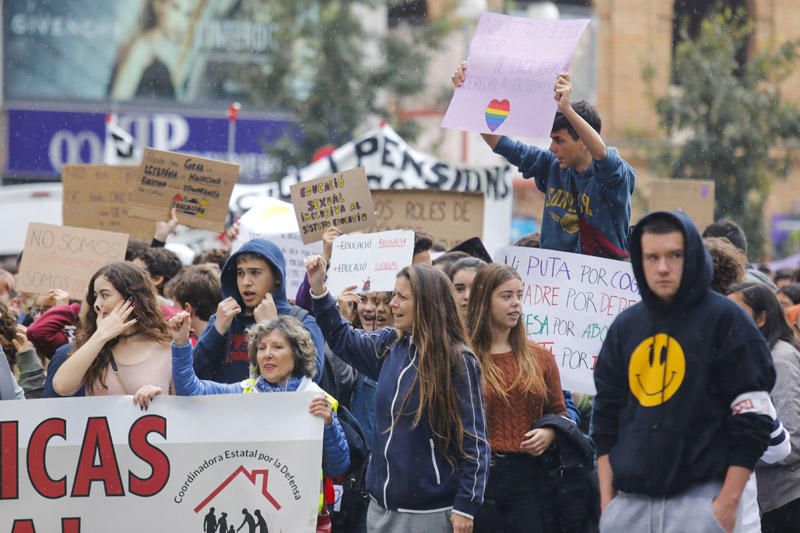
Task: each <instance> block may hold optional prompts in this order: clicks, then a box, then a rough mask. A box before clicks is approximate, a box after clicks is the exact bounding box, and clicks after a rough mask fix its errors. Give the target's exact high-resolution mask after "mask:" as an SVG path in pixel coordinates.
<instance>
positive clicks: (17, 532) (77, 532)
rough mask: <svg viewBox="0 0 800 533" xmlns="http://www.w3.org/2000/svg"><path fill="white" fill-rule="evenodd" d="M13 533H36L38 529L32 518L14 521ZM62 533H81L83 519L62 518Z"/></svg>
mask: <svg viewBox="0 0 800 533" xmlns="http://www.w3.org/2000/svg"><path fill="white" fill-rule="evenodd" d="M11 533H36V527H35V526H34V525H33V520H31V519H30V518H25V519H23V520H14V525H13V526H12V528H11ZM61 533H81V519H80V518H62V519H61Z"/></svg>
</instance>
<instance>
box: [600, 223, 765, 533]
mask: <svg viewBox="0 0 800 533" xmlns="http://www.w3.org/2000/svg"><path fill="white" fill-rule="evenodd" d="M630 245H631V246H630V249H631V263H632V267H633V272H634V275H635V276H636V281H637V282H638V284H639V290H640V292H641V295H642V301H641V302H639V303H637V304H636V305H634V306H631V307H629V308H628V309H626V310H625V311H624V312H622V313H621V314H620V315H619V316H618V317H617V318H616V320H614V323H613V324H612V325H611V327H610V328H609V331H608V334H607V336H606V339H605V341H604V342H603V347H602V349H601V350H600V354H599V356H598V359H597V366H596V367H595V372H594V380H595V385H596V387H597V395H596V396H595V398H594V409H593V414H592V423H591V434H592V438H593V439H594V441H595V444H596V446H597V456H598V458H597V470H598V477H599V481H600V494H601V508H602V515H601V518H600V531H601V532H605V531H608V532H617V531H635V532H637V533H640V532H641V533H648V532H651V533H666V532H671V531H696V532H706V531H708V532H719V531H726V532H729V533H730V532H731V531H733V528H734V525H735V522H736V512H737V508H738V507H739V504H740V502H741V501H742V500H741V497H742V491H743V489H744V487H745V485H746V483H747V480H748V479H749V477H750V473H751V472H752V470H753V468H754V467H755V465H756V462H757V461H758V459H759V458H760V457H761V455H762V454H763V453H764V451H765V450H766V449H767V446H768V444H769V442H770V432H771V430H772V423H773V421H772V418H771V417H770V416H769V412H770V402H769V391H770V390H771V389H772V387H773V385H774V383H775V370H774V368H773V366H772V359H771V356H770V351H769V347H768V346H767V343H766V341H765V340H764V337H763V335H761V332H760V331H759V330H758V328H757V327H756V325H755V324H754V323H753V320H752V319H751V318H750V317H749V316H747V314H746V313H745V312H744V311H742V309H740V308H739V307H738V306H737V305H736V304H734V303H733V302H731V301H730V300H728V299H727V298H725V297H724V296H722V295H721V294H718V293H716V292H714V291H712V290H711V289H710V284H711V277H712V268H713V266H712V261H711V256H710V254H709V253H708V251H707V250H705V249H704V248H703V243H702V240H701V238H700V234H699V233H698V231H697V229H696V228H695V227H694V225H693V224H692V222H691V220H690V219H689V218H688V217H687V216H686V215H685V214H683V213H666V212H657V213H653V214H650V215H648V216H646V217H645V218H643V219H642V220H641V221H640V222H639V223H638V224H637V225H636V227H635V228H634V230H633V234H632V236H631V242H630Z"/></svg>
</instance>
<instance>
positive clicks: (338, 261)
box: [327, 230, 414, 296]
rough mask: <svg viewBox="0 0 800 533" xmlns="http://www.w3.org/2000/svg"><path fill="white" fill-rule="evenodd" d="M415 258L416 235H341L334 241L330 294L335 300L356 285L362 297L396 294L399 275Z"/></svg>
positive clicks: (398, 232)
mask: <svg viewBox="0 0 800 533" xmlns="http://www.w3.org/2000/svg"><path fill="white" fill-rule="evenodd" d="M413 256H414V232H413V231H408V230H395V231H381V232H378V233H366V234H363V235H342V236H341V237H337V238H336V240H335V241H333V253H332V254H331V266H330V268H329V269H328V281H327V286H328V290H329V291H331V294H333V295H334V296H338V295H340V294H341V293H342V291H344V290H345V289H346V288H347V287H348V286H350V285H357V287H356V292H359V293H364V292H374V291H379V292H385V291H393V290H394V282H395V279H396V278H397V273H398V272H400V270H401V269H402V268H403V267H406V266H408V265H410V264H411V258H412V257H413Z"/></svg>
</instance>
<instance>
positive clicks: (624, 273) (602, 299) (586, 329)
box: [494, 246, 640, 394]
mask: <svg viewBox="0 0 800 533" xmlns="http://www.w3.org/2000/svg"><path fill="white" fill-rule="evenodd" d="M494 259H495V261H497V262H502V263H505V264H507V265H510V266H511V267H513V268H514V269H516V270H517V272H519V274H520V276H521V277H522V283H523V289H522V291H523V296H522V318H521V320H523V321H524V323H525V326H526V328H527V331H528V338H529V339H532V340H534V341H536V342H537V343H539V344H541V345H542V346H544V347H545V348H547V349H548V350H550V352H551V353H552V354H553V357H555V359H556V363H557V364H558V370H559V372H560V373H561V384H562V386H563V387H564V388H565V389H568V390H572V391H578V392H585V393H588V394H594V393H595V388H594V376H593V372H594V366H595V363H596V361H597V354H598V353H600V348H601V347H602V345H603V341H604V340H605V337H606V333H608V328H609V326H610V325H611V323H612V322H613V321H614V319H615V318H616V316H617V315H618V314H620V313H621V312H622V311H624V310H625V309H627V308H628V307H630V306H631V305H633V304H635V303H636V302H638V301H639V300H640V297H639V286H638V285H637V283H636V279H635V278H634V276H633V270H632V269H631V265H630V263H626V262H624V261H614V260H612V259H603V258H600V257H593V256H589V255H579V254H571V253H567V252H559V251H555V250H541V249H538V248H519V247H514V246H507V247H505V248H501V249H500V250H498V251H497V253H496V254H495V256H494Z"/></svg>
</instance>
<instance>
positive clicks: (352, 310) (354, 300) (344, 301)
mask: <svg viewBox="0 0 800 533" xmlns="http://www.w3.org/2000/svg"><path fill="white" fill-rule="evenodd" d="M357 287H358V285H350V286H349V287H347V288H346V289H345V290H344V291H342V294H340V295H339V301H338V303H339V314H340V315H342V316H343V317H344V319H345V320H347V321H348V322H352V321H353V320H355V318H356V306H358V302H359V301H361V297H360V296H359V295H358V294H356V288H357Z"/></svg>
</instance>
